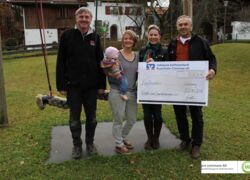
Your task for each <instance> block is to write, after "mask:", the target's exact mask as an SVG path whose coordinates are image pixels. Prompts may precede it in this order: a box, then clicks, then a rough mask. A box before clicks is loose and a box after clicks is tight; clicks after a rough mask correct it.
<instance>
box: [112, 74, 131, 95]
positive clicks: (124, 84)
mask: <svg viewBox="0 0 250 180" xmlns="http://www.w3.org/2000/svg"><path fill="white" fill-rule="evenodd" d="M109 82H110V83H113V84H116V85H117V86H119V90H120V93H121V94H127V92H128V80H127V77H126V76H125V75H122V78H121V79H116V78H113V77H109Z"/></svg>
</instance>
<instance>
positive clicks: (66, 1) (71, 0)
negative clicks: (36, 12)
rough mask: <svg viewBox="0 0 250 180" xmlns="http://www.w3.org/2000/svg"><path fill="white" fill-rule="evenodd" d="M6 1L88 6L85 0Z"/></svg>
mask: <svg viewBox="0 0 250 180" xmlns="http://www.w3.org/2000/svg"><path fill="white" fill-rule="evenodd" d="M5 1H6V2H7V3H11V4H13V5H20V6H34V5H36V2H38V3H40V1H42V4H43V5H45V6H59V5H65V6H88V3H87V2H86V0H37V1H36V0H5Z"/></svg>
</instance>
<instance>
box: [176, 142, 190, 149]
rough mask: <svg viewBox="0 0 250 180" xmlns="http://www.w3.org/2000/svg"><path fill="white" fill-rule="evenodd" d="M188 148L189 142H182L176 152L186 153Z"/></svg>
mask: <svg viewBox="0 0 250 180" xmlns="http://www.w3.org/2000/svg"><path fill="white" fill-rule="evenodd" d="M189 148H190V142H187V141H182V142H181V143H180V144H179V145H178V146H177V147H176V150H177V151H187V150H189Z"/></svg>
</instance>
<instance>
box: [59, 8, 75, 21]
mask: <svg viewBox="0 0 250 180" xmlns="http://www.w3.org/2000/svg"><path fill="white" fill-rule="evenodd" d="M71 17H72V15H71V14H70V12H69V9H68V8H60V9H59V11H58V14H57V18H59V19H69V18H71Z"/></svg>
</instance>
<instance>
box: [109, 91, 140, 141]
mask: <svg viewBox="0 0 250 180" xmlns="http://www.w3.org/2000/svg"><path fill="white" fill-rule="evenodd" d="M109 104H110V107H111V109H112V116H113V128H112V133H113V136H114V138H115V144H116V146H122V145H123V139H124V138H126V137H127V135H128V134H129V132H130V130H131V129H132V127H133V125H134V124H135V122H136V117H137V103H136V92H130V91H129V92H128V101H124V100H122V99H121V98H120V92H119V91H118V90H116V89H111V91H110V94H109ZM123 121H125V123H124V124H123Z"/></svg>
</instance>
